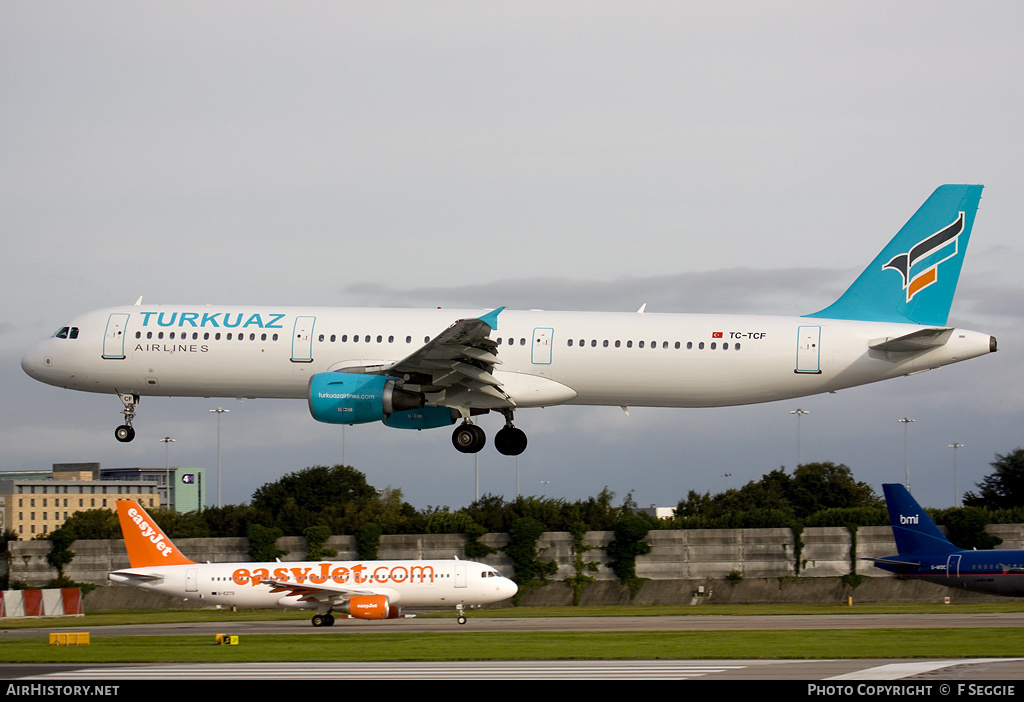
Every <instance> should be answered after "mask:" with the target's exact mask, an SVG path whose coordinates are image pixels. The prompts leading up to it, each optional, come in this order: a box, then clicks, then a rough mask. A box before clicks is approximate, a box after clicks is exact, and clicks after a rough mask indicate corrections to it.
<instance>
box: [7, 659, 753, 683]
mask: <svg viewBox="0 0 1024 702" xmlns="http://www.w3.org/2000/svg"><path fill="white" fill-rule="evenodd" d="M745 667H746V666H744V665H700V664H694V663H689V662H686V661H459V662H453V663H449V662H444V663H440V662H439V663H253V664H238V663H232V664H225V665H220V664H207V665H202V664H199V665H187V666H185V665H154V666H138V667H135V666H126V667H109V668H80V669H78V670H66V671H61V672H55V673H50V674H46V675H39V676H34V679H40V678H45V679H47V680H60V679H69V680H120V679H125V680H167V679H174V678H178V677H183V676H184V677H187V678H188V679H190V680H228V679H241V680H280V679H287V678H301V679H303V680H337V679H347V680H359V679H373V680H379V679H382V678H387V679H389V680H456V679H462V680H465V679H477V680H495V679H515V680H525V679H551V678H558V679H560V680H572V679H578V680H623V679H630V680H644V679H659V680H665V679H675V680H681V679H688V678H699V677H703V676H705V675H711V674H714V673H723V672H726V671H729V670H740V669H743V668H745ZM26 679H27V678H26Z"/></svg>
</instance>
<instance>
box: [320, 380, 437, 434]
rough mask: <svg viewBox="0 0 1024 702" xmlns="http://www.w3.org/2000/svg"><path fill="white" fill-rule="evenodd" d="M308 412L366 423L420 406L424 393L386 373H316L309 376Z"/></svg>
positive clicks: (328, 420)
mask: <svg viewBox="0 0 1024 702" xmlns="http://www.w3.org/2000/svg"><path fill="white" fill-rule="evenodd" d="M308 396H309V413H310V414H312V415H313V419H315V420H317V421H318V422H325V423H327V424H365V423H366V422H376V421H379V420H382V419H385V418H387V417H388V416H389V415H391V414H393V413H394V412H404V411H406V410H414V409H418V408H420V407H423V396H422V395H420V394H419V393H415V392H409V391H407V390H402V389H401V388H399V387H395V379H394V378H389V377H387V376H386V375H364V374H361V373H317V374H316V375H314V376H313V377H312V378H310V379H309V392H308Z"/></svg>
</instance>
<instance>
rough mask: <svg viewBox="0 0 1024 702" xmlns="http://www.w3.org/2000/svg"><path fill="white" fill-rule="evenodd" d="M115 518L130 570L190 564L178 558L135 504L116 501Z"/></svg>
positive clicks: (161, 532) (167, 541)
mask: <svg viewBox="0 0 1024 702" xmlns="http://www.w3.org/2000/svg"><path fill="white" fill-rule="evenodd" d="M117 516H118V519H119V520H120V522H121V535H122V536H123V537H124V545H125V548H126V549H128V560H129V561H130V562H131V564H132V568H145V567H148V566H156V565H183V564H186V563H192V561H190V560H189V559H187V558H185V557H184V556H182V555H181V553H180V552H179V551H178V550H177V549H176V548H175V547H174V544H172V543H171V540H170V539H168V538H167V535H166V534H164V533H163V531H161V530H160V527H158V526H157V525H156V523H155V522H154V521H153V520H152V518H150V516H149V515H148V514H146V511H145V510H144V509H142V507H141V506H140V505H139V503H138V502H136V501H134V500H120V501H118V503H117Z"/></svg>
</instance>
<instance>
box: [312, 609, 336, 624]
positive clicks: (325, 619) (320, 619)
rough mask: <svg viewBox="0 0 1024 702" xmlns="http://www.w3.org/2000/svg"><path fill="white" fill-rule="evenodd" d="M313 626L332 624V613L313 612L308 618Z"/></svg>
mask: <svg viewBox="0 0 1024 702" xmlns="http://www.w3.org/2000/svg"><path fill="white" fill-rule="evenodd" d="M310 621H311V622H312V623H313V626H334V615H333V614H331V613H330V612H328V613H327V614H314V615H313V619H311V620H310Z"/></svg>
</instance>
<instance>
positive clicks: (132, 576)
mask: <svg viewBox="0 0 1024 702" xmlns="http://www.w3.org/2000/svg"><path fill="white" fill-rule="evenodd" d="M110 575H117V576H119V577H121V578H124V579H125V580H134V581H138V582H143V583H150V582H153V581H155V580H163V579H164V576H162V575H151V574H150V573H135V572H132V571H130V570H115V571H113V572H111V573H110ZM108 577H109V576H108Z"/></svg>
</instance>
